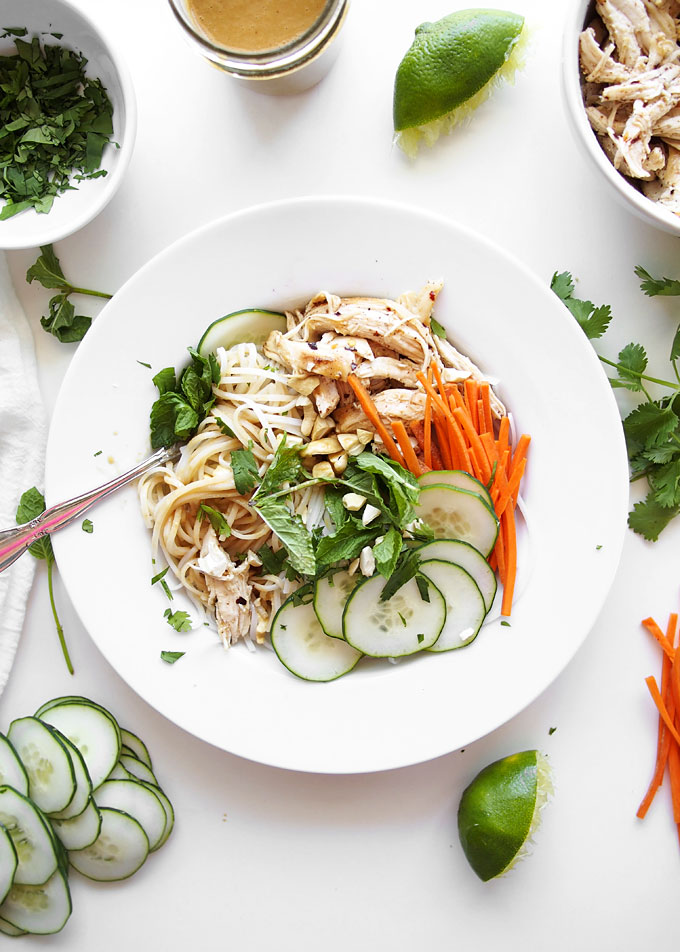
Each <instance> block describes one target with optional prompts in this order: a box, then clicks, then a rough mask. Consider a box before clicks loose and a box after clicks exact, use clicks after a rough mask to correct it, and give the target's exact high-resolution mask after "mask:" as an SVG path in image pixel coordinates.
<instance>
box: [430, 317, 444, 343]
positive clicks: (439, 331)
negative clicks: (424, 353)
mask: <svg viewBox="0 0 680 952" xmlns="http://www.w3.org/2000/svg"><path fill="white" fill-rule="evenodd" d="M430 330H431V331H432V333H433V334H434V335H435V337H441V338H442V340H445V339H446V331H445V330H444V328H443V327H442V326H441V324H440V323H439V321H436V320H435V319H434V317H431V318H430Z"/></svg>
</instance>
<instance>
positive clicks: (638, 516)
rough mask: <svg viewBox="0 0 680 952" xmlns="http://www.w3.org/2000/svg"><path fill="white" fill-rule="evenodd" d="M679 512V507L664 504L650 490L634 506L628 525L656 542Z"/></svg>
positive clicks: (629, 515) (650, 540)
mask: <svg viewBox="0 0 680 952" xmlns="http://www.w3.org/2000/svg"><path fill="white" fill-rule="evenodd" d="M677 513H678V507H677V506H676V507H674V508H669V507H666V506H662V505H660V504H659V502H658V501H657V500H656V498H655V496H654V493H653V492H650V493H649V494H648V495H647V498H646V499H644V500H643V501H642V502H638V503H636V504H635V505H634V506H633V511H632V512H630V513H629V514H628V525H629V526H630V528H631V529H632V530H633V532H637V533H638V534H639V535H641V536H644V538H645V539H647V541H648V542H656V541H657V539H658V538H659V535H660V533H661V531H662V530H663V529H665V528H666V526H667V525H668V523H669V522H670V521H671V520H672V519H673V518H674V516H676V515H677Z"/></svg>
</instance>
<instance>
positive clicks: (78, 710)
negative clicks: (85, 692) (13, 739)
mask: <svg viewBox="0 0 680 952" xmlns="http://www.w3.org/2000/svg"><path fill="white" fill-rule="evenodd" d="M40 718H41V720H43V721H46V723H48V724H51V725H52V726H53V727H56V728H57V730H59V731H61V733H62V734H64V736H65V737H68V739H69V740H70V741H71V743H72V744H73V745H74V746H75V747H77V748H78V750H79V751H80V753H81V754H82V755H83V760H84V761H85V764H86V766H87V772H88V773H89V775H90V780H91V781H92V787H93V789H95V790H96V789H97V787H98V786H99V785H100V784H102V783H103V782H104V780H105V779H106V778H107V777H108V775H109V773H110V772H111V770H112V769H113V767H114V764H115V763H116V761H117V760H118V756H119V754H120V729H119V727H118V724H117V723H116V721H115V718H114V717H113V715H112V714H109V712H108V711H106V710H105V709H104V708H102V707H95V706H94V705H92V704H89V703H85V702H84V701H78V700H73V701H71V700H65V701H63V702H62V703H61V704H56V705H55V706H54V707H51V708H49V709H48V710H46V711H43V713H42V714H41V715H40Z"/></svg>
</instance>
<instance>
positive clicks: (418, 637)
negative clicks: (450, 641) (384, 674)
mask: <svg viewBox="0 0 680 952" xmlns="http://www.w3.org/2000/svg"><path fill="white" fill-rule="evenodd" d="M421 579H424V581H421V582H420V584H421V585H424V586H425V592H426V594H427V597H428V599H429V601H426V600H424V599H423V597H422V595H421V591H420V587H419V584H418V581H417V580H416V579H415V578H412V579H409V581H408V582H406V584H405V585H402V587H401V588H400V589H398V591H396V592H395V593H394V595H393V596H392V597H391V598H389V599H387V600H386V601H380V595H381V593H382V590H383V588H384V587H385V579H384V578H383V577H382V575H373V576H372V577H371V578H367V579H366V580H365V581H363V582H360V583H359V584H358V585H357V587H356V588H355V589H354V591H353V592H352V594H351V595H350V597H349V598H348V600H347V604H346V605H345V611H344V614H343V616H342V628H343V632H344V635H345V640H346V641H347V643H348V644H350V645H353V646H354V647H355V648H356V649H357V650H358V651H361V652H363V654H366V655H370V656H371V657H373V658H399V657H401V656H403V655H410V654H414V653H415V652H416V651H422V650H423V649H425V648H431V647H432V645H433V644H434V643H435V642H436V640H437V638H438V637H439V635H440V632H441V630H442V628H443V627H444V622H445V621H446V603H445V602H444V598H443V596H442V595H441V593H440V592H439V591H438V590H437V588H436V587H435V586H434V585H433V584H432V582H431V581H430V580H429V579H425V578H424V576H421Z"/></svg>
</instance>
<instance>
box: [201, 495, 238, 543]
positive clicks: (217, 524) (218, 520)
mask: <svg viewBox="0 0 680 952" xmlns="http://www.w3.org/2000/svg"><path fill="white" fill-rule="evenodd" d="M198 511H199V512H202V513H204V514H205V515H206V516H207V517H208V519H209V520H210V525H211V526H212V527H213V529H214V530H215V534H216V535H218V536H220V537H222V538H225V539H226V538H227V537H228V536H230V535H231V526H230V525H229V523H228V522H227V520H226V519H225V518H224V514H223V513H221V512H220V511H219V510H218V509H213V507H212V506H206V504H205V503H204V502H202V503H201V505H200V506H199V510H198Z"/></svg>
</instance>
